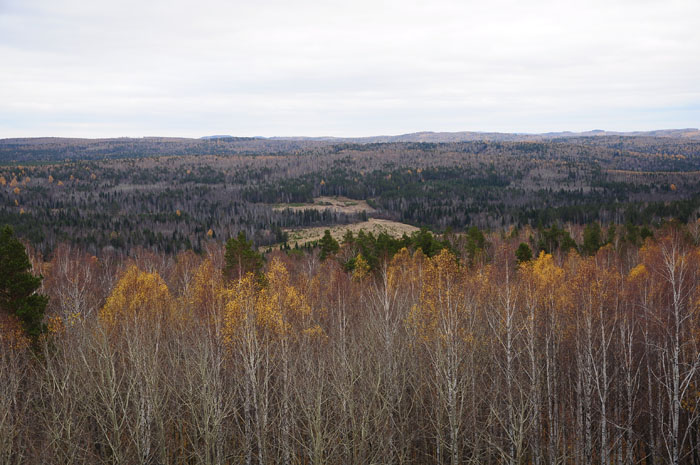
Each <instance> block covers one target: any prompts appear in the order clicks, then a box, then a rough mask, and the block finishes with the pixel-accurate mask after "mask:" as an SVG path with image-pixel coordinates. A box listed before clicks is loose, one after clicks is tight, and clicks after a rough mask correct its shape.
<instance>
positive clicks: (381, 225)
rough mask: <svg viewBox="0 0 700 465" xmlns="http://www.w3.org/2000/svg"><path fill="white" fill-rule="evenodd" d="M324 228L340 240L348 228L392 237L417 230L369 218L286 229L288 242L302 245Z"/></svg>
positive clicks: (400, 224)
mask: <svg viewBox="0 0 700 465" xmlns="http://www.w3.org/2000/svg"><path fill="white" fill-rule="evenodd" d="M326 229H329V230H330V231H331V235H332V236H333V238H334V239H336V240H337V241H340V240H342V238H343V235H345V233H346V232H347V231H348V230H350V231H352V232H353V234H357V233H358V232H360V230H364V231H365V232H371V233H373V234H374V235H375V236H376V235H377V234H379V233H382V232H385V233H387V234H389V235H391V236H394V237H401V236H403V234H404V233H406V234H411V233H413V232H414V231H418V228H416V227H415V226H411V225H410V224H405V223H399V222H397V221H391V220H381V219H378V218H370V219H369V220H368V221H363V222H361V223H353V224H341V225H337V226H321V227H317V228H305V229H290V230H287V232H288V233H289V244H290V245H294V243H295V242H296V243H297V244H299V245H303V244H306V243H307V242H313V241H317V240H319V239H321V238H322V237H323V233H324V231H325V230H326Z"/></svg>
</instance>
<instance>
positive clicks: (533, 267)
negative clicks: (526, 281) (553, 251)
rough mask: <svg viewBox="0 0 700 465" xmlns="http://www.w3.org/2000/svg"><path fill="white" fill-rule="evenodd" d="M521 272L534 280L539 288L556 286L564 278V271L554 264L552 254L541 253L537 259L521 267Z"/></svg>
mask: <svg viewBox="0 0 700 465" xmlns="http://www.w3.org/2000/svg"><path fill="white" fill-rule="evenodd" d="M521 270H522V271H523V273H524V274H526V275H527V276H528V277H529V278H530V279H532V280H533V281H534V282H535V284H536V285H537V286H538V287H539V288H545V287H547V286H550V285H552V284H556V283H558V282H560V281H561V279H562V278H563V277H564V270H563V269H562V268H560V267H558V266H557V265H555V264H554V258H553V257H552V255H550V254H546V253H544V251H542V252H540V255H539V256H538V257H537V258H536V259H535V260H531V261H529V262H527V263H524V264H522V265H521Z"/></svg>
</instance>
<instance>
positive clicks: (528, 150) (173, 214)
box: [0, 133, 700, 255]
mask: <svg viewBox="0 0 700 465" xmlns="http://www.w3.org/2000/svg"><path fill="white" fill-rule="evenodd" d="M673 134H675V133H672V135H673ZM436 137H437V136H436ZM533 137H534V136H533ZM533 137H525V136H517V135H512V136H510V137H506V135H501V136H500V137H499V138H496V137H495V136H494V139H491V140H465V141H453V142H414V141H410V140H407V141H393V140H394V139H391V140H389V141H387V142H371V141H373V140H374V139H369V140H340V141H339V140H303V139H302V140H278V139H256V138H224V139H164V138H144V139H95V140H89V139H5V140H0V225H2V224H11V225H13V227H14V228H15V230H16V232H17V233H18V234H19V235H20V236H21V237H23V238H25V239H26V240H28V241H30V243H31V244H32V245H33V246H34V247H36V248H38V249H39V250H40V251H41V252H42V253H44V254H46V255H48V254H50V253H51V252H52V251H53V249H54V248H55V247H57V246H58V245H59V244H61V243H64V242H70V243H72V244H74V245H76V246H78V247H81V248H83V249H85V250H87V251H89V252H90V253H92V254H93V255H99V254H101V253H102V252H103V251H105V250H108V249H109V250H111V249H114V250H117V251H119V252H120V253H122V254H126V255H128V254H129V251H130V250H132V249H134V248H136V247H144V248H147V249H149V250H152V251H154V252H157V253H166V254H176V253H178V252H181V251H185V250H193V251H195V252H196V253H199V254H201V253H202V252H203V251H204V244H205V243H206V241H208V240H209V239H210V238H218V239H222V240H225V239H227V238H228V237H232V236H235V235H236V234H238V232H240V231H245V232H246V234H247V236H248V237H249V238H251V239H252V240H253V241H254V243H255V245H256V246H258V247H270V248H279V247H280V246H283V245H284V243H285V241H286V233H289V232H290V231H292V230H295V229H299V228H309V227H322V226H332V225H342V224H350V223H357V222H359V221H363V220H366V219H367V218H368V217H371V218H379V219H386V220H391V221H395V222H401V223H404V224H408V225H411V226H414V227H418V228H420V227H427V228H429V229H431V230H432V231H435V232H439V233H443V232H445V231H447V230H451V231H455V232H462V233H464V232H465V231H466V230H467V229H468V228H470V227H473V226H476V227H478V228H480V229H484V230H498V229H503V228H508V227H510V226H514V227H516V228H520V227H523V226H531V227H533V228H538V227H545V228H546V227H551V226H553V225H557V224H558V225H561V224H565V223H572V224H577V225H585V224H589V223H594V222H598V223H601V224H611V223H614V224H622V225H624V224H627V223H631V224H633V225H636V226H651V225H658V224H660V223H661V222H663V221H664V220H668V219H676V220H678V221H681V222H684V223H685V222H689V221H692V220H694V219H695V218H696V217H697V211H698V208H700V139H698V138H688V137H680V136H678V137H675V136H674V137H670V136H669V137H650V136H636V137H631V136H619V135H601V136H595V137H573V136H567V137H557V138H551V137H549V138H547V137H540V138H533ZM407 139H410V138H408V137H407ZM329 196H342V197H344V198H348V199H350V200H356V201H362V202H367V204H368V205H370V206H371V208H372V209H373V211H372V212H371V213H370V214H368V213H362V212H345V211H337V210H333V209H326V210H323V209H317V208H316V209H314V208H309V209H300V208H297V207H296V206H297V205H306V204H311V203H312V202H314V201H315V199H318V198H322V197H329ZM285 206H289V207H290V208H285ZM287 245H289V246H291V247H294V246H295V244H294V243H289V244H287ZM299 245H301V244H299Z"/></svg>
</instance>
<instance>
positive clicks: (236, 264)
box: [223, 231, 263, 280]
mask: <svg viewBox="0 0 700 465" xmlns="http://www.w3.org/2000/svg"><path fill="white" fill-rule="evenodd" d="M224 260H225V264H224V270H223V271H224V277H225V278H226V279H228V280H234V279H236V280H238V279H241V278H242V277H243V276H245V275H246V274H247V273H254V274H256V275H259V274H260V270H262V266H263V257H262V255H261V254H260V253H259V252H258V251H257V250H255V248H254V247H253V241H249V240H248V239H247V238H246V235H245V232H243V231H241V232H239V233H238V237H236V238H233V237H232V238H230V239H229V240H228V241H227V242H226V254H225V255H224Z"/></svg>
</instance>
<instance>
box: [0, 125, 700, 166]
mask: <svg viewBox="0 0 700 465" xmlns="http://www.w3.org/2000/svg"><path fill="white" fill-rule="evenodd" d="M479 142H486V143H488V142H493V143H513V144H517V143H528V144H529V143H542V144H572V145H577V146H596V147H605V148H607V149H615V150H633V151H637V152H645V153H650V154H651V153H666V154H677V155H684V156H687V155H688V154H695V153H696V152H697V151H698V150H700V130H698V129H695V128H688V129H663V130H657V131H637V132H614V131H603V130H592V131H586V132H567V131H565V132H549V133H544V134H523V133H500V132H469V131H464V132H427V131H426V132H415V133H411V134H401V135H396V136H372V137H345V138H343V137H302V136H300V137H296V136H293V137H237V136H230V135H211V136H204V137H201V138H199V139H192V138H184V137H181V138H179V137H141V138H129V137H119V138H111V139H79V138H61V137H35V138H16V139H0V163H20V162H21V163H26V162H30V161H31V162H37V161H65V160H97V159H105V158H141V157H153V156H164V155H166V156H173V155H174V156H178V155H279V154H291V153H302V152H312V151H328V150H331V149H330V147H334V146H338V147H340V146H345V145H357V146H363V145H369V144H469V143H479ZM691 146H692V147H691ZM331 151H332V150H331Z"/></svg>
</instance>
